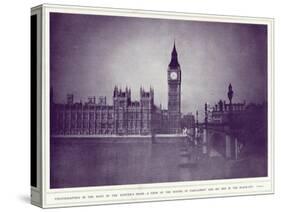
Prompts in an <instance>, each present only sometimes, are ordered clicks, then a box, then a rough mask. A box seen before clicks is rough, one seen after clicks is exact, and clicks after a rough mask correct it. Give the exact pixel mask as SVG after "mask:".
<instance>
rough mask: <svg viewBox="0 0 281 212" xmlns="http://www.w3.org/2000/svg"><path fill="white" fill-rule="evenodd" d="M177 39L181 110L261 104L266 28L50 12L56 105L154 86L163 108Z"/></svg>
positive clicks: (264, 93) (264, 90) (136, 94)
mask: <svg viewBox="0 0 281 212" xmlns="http://www.w3.org/2000/svg"><path fill="white" fill-rule="evenodd" d="M174 40H175V41H176V48H177V52H178V60H179V63H180V65H181V69H182V95H181V98H182V105H181V110H182V112H183V113H187V112H192V113H193V114H195V111H196V110H199V112H200V113H202V112H203V109H204V103H205V102H209V103H210V104H215V103H216V102H217V101H219V100H220V99H222V100H227V87H228V84H229V83H232V86H233V90H234V97H233V102H239V101H244V100H246V102H248V103H249V102H254V103H261V102H263V101H266V98H267V76H266V74H267V28H266V26H265V25H250V24H233V23H211V22H198V21H179V20H160V19H149V18H131V17H130V18H128V17H113V16H111V17H109V16H107V17H106V16H96V15H75V14H62V13H61V14H60V13H51V15H50V68H51V70H50V72H51V86H52V87H53V91H54V100H55V102H60V103H63V102H66V94H67V93H73V94H74V98H75V101H80V100H82V101H83V102H84V101H86V100H87V99H88V97H89V96H107V102H108V103H109V104H112V93H113V88H114V86H115V85H118V86H119V87H122V88H123V89H124V88H125V87H126V86H128V87H130V88H131V90H132V99H133V100H139V89H140V86H143V87H145V88H146V90H148V89H149V86H150V85H151V86H152V87H153V88H154V96H155V104H156V105H160V103H161V104H162V106H163V107H164V108H167V98H168V85H167V68H168V64H169V62H170V58H171V51H172V48H173V43H174Z"/></svg>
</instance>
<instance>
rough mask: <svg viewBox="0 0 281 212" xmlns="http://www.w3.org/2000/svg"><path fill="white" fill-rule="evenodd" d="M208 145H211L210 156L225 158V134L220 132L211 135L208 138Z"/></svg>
mask: <svg viewBox="0 0 281 212" xmlns="http://www.w3.org/2000/svg"><path fill="white" fill-rule="evenodd" d="M208 137H209V138H208V143H209V145H208V146H209V155H210V156H215V155H218V154H219V155H221V156H223V157H225V156H226V152H225V149H226V141H225V134H224V133H219V132H213V133H210V134H209V136H208Z"/></svg>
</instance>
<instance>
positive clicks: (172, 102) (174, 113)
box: [168, 43, 181, 133]
mask: <svg viewBox="0 0 281 212" xmlns="http://www.w3.org/2000/svg"><path fill="white" fill-rule="evenodd" d="M168 116H169V133H180V131H181V127H180V120H181V68H180V64H179V62H178V54H177V50H176V45H175V43H174V48H173V51H172V55H171V62H170V64H169V67H168Z"/></svg>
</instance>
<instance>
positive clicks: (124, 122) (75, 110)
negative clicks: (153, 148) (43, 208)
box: [50, 44, 194, 135]
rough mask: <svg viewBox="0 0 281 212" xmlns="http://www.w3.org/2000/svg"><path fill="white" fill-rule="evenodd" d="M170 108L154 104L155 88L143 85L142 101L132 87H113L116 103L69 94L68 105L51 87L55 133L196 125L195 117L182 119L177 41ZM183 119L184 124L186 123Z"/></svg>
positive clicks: (174, 129)
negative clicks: (57, 100) (58, 99)
mask: <svg viewBox="0 0 281 212" xmlns="http://www.w3.org/2000/svg"><path fill="white" fill-rule="evenodd" d="M167 82H168V109H162V106H160V107H157V106H156V105H155V104H154V90H153V89H152V88H150V89H149V91H145V90H144V89H143V88H140V95H139V96H140V99H139V101H132V99H131V89H129V88H126V89H125V90H121V89H120V88H118V87H116V86H115V88H114V90H113V96H112V98H113V105H108V104H107V101H106V97H105V96H101V97H98V98H96V97H89V98H88V102H86V103H84V104H83V103H82V102H79V103H78V102H75V101H74V95H73V94H67V99H66V104H57V103H54V102H53V92H52V89H51V98H50V100H51V133H52V134H53V135H73V134H75V135H76V134H79V135H80V134H117V135H130V134H141V135H147V134H155V133H166V134H167V133H169V134H176V133H181V132H182V129H183V128H182V127H186V126H187V127H188V128H190V127H191V126H194V117H193V118H192V116H190V115H186V116H184V117H183V120H182V118H181V68H180V65H179V62H178V58H177V51H176V46H175V44H174V47H173V50H172V53H171V61H170V63H169V66H168V70H167ZM182 122H183V123H184V126H182Z"/></svg>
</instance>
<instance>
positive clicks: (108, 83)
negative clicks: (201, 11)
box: [44, 8, 272, 204]
mask: <svg viewBox="0 0 281 212" xmlns="http://www.w3.org/2000/svg"><path fill="white" fill-rule="evenodd" d="M110 12H111V11H110ZM110 12H108V11H107V12H106V13H105V14H103V13H102V12H101V10H97V11H96V12H88V10H85V11H84V10H83V9H81V8H80V11H79V9H78V12H77V11H75V9H73V8H72V10H71V9H70V10H69V11H68V10H67V8H66V9H65V8H63V9H57V10H56V9H49V12H48V13H47V14H48V18H47V20H48V24H47V25H46V28H47V29H48V31H47V33H48V36H47V37H46V38H47V43H48V45H47V48H48V50H47V52H48V55H49V59H48V60H47V64H48V68H49V86H48V93H49V94H48V95H47V97H48V98H49V100H48V101H49V102H48V107H49V120H50V121H49V131H48V132H47V133H48V134H49V140H47V141H46V142H47V143H48V144H46V145H47V147H48V148H47V150H48V151H49V153H48V154H49V156H48V157H47V159H48V165H47V171H46V173H49V175H47V178H48V179H46V182H47V187H49V188H48V190H47V191H49V192H50V193H51V192H52V190H53V191H57V193H55V192H54V193H55V195H59V194H60V193H59V191H64V190H65V189H66V190H65V191H66V193H64V195H66V196H67V197H68V195H67V191H69V192H71V191H76V190H75V189H79V190H77V193H75V194H77V195H78V193H79V192H78V191H82V192H83V188H85V189H87V188H88V189H93V190H92V191H99V190H95V189H98V188H100V189H101V190H102V191H108V192H109V191H110V192H113V191H114V192H115V191H116V192H117V193H118V192H119V191H122V192H123V191H124V192H125V190H126V188H129V189H135V190H128V192H129V193H126V192H125V193H123V195H124V196H122V192H121V193H118V194H117V193H114V192H113V193H114V194H113V193H110V192H109V193H108V194H106V193H102V194H101V196H98V195H97V196H93V197H91V196H87V195H86V196H80V197H79V198H78V197H77V198H78V199H79V200H77V202H79V201H81V202H83V198H86V199H87V200H88V201H90V200H89V199H91V198H93V199H92V200H91V201H97V202H96V203H98V199H99V198H100V199H101V200H103V201H105V199H106V198H108V201H109V202H110V201H111V202H118V201H123V202H124V201H125V202H126V201H133V200H135V201H146V200H159V199H160V200H161V199H181V198H186V197H187V195H191V196H192V192H193V193H195V196H194V197H196V195H197V196H198V197H201V196H202V197H205V196H208V194H213V196H218V195H219V194H227V192H229V195H235V194H238V193H239V191H240V190H243V191H242V192H244V194H250V193H251V192H254V191H255V190H258V189H260V191H261V192H262V191H265V190H266V189H268V188H269V187H270V190H271V189H272V187H271V186H269V185H271V184H266V186H264V185H262V186H260V187H259V186H258V185H257V186H256V185H255V184H253V183H249V182H251V181H247V180H249V179H251V180H260V182H265V180H268V179H269V178H270V179H271V177H272V168H271V164H272V161H271V154H272V153H271V148H272V144H271V141H270V140H269V138H270V135H271V129H270V128H269V123H271V117H270V116H271V115H270V113H269V111H271V109H270V108H271V103H270V102H271V97H270V96H271V93H270V92H271V91H270V89H271V85H270V82H271V81H270V80H271V78H269V77H270V76H271V74H269V72H270V71H271V62H272V61H270V60H269V58H270V57H271V56H270V55H271V51H272V50H271V43H269V42H271V36H272V35H271V32H270V30H271V29H270V28H269V25H268V24H266V23H265V22H262V21H261V22H259V21H257V20H256V19H250V18H249V20H248V21H247V19H246V21H243V19H242V18H241V19H242V21H240V19H239V18H237V20H235V18H233V19H231V18H229V19H227V21H225V20H224V19H223V17H214V18H213V19H212V16H210V19H208V17H204V16H202V18H200V16H198V17H197V18H194V17H193V16H192V15H191V16H190V17H184V15H182V16H181V15H178V16H177V15H176V14H173V15H174V16H173V15H171V14H167V16H165V14H157V13H154V14H153V12H152V13H151V14H150V13H149V12H147V13H145V14H143V15H142V13H141V12H140V11H139V12H137V11H135V13H134V12H132V13H130V11H129V12H127V13H126V12H124V13H122V11H121V12H120V11H119V13H118V12H116V13H112V15H111V14H110ZM192 17H193V18H192ZM195 17H196V16H195ZM269 47H270V48H269ZM269 68H270V69H269ZM47 79H48V78H47ZM48 154H47V155H48ZM243 180H244V181H243ZM44 182H45V181H44ZM228 182H229V184H228ZM241 182H242V184H241V185H243V186H244V187H243V186H239V185H240V184H239V183H241ZM253 182H255V181H253ZM266 182H269V181H266ZM194 183H195V184H194ZM201 183H202V184H201ZM220 183H221V184H220ZM232 183H233V184H232ZM235 183H236V184H235ZM237 183H238V184H237ZM243 183H248V184H243ZM215 184H216V185H227V186H224V187H220V188H218V187H217V188H216V187H214V186H211V187H208V186H210V185H215ZM138 185H139V186H141V187H138ZM158 185H159V186H160V187H158ZM162 185H163V186H164V187H163V186H162ZM181 185H182V186H183V187H180V186H181ZM200 185H203V187H202V188H201V187H198V188H197V187H192V186H200ZM232 185H233V186H232ZM236 185H237V186H236ZM123 186H124V187H123ZM161 186H162V187H161ZM167 186H168V187H167ZM184 186H186V187H184ZM267 186H269V187H267ZM106 188H110V189H111V190H106ZM115 188H116V190H114V189H115ZM123 188H124V189H125V190H124V189H123ZM138 188H143V189H145V188H146V189H147V190H142V189H140V190H138V191H137V189H138ZM153 188H157V189H159V188H161V189H162V190H157V189H156V190H155V192H156V193H155V195H156V196H157V198H158V199H157V198H156V196H153V192H154V191H153ZM166 188H170V189H171V188H177V189H181V188H184V189H182V190H174V191H168V190H169V189H168V190H165V189H166ZM81 189H82V190H81ZM103 189H105V190H103ZM118 189H121V190H118ZM122 189H123V190H122ZM219 189H220V191H218V190H219ZM235 189H236V190H235ZM247 189H248V190H247ZM148 190H149V191H148ZM87 191H91V190H87ZM133 191H134V192H133ZM266 191H267V190H266ZM85 192H86V190H85ZM151 192H152V193H151ZM169 192H170V193H169ZM200 192H201V193H200ZM212 192H213V193H212ZM216 192H217V193H216ZM219 192H221V193H219ZM185 193H186V194H185ZM200 194H202V195H200ZM115 195H121V196H118V198H117V196H115ZM138 195H140V196H138ZM161 195H162V196H161ZM165 195H166V196H165ZM169 195H170V196H169ZM204 195H205V196H204ZM115 197H116V200H114V198H115ZM154 197H155V198H154ZM61 198H66V197H65V196H64V197H61ZM69 198H70V197H69ZM75 198H76V197H74V196H73V197H72V199H71V200H69V199H67V198H66V199H63V201H61V202H64V201H72V200H73V201H76V199H75ZM112 198H113V200H112ZM124 198H125V199H124ZM130 198H132V199H130ZM146 198H147V199H146ZM74 199H75V200H74ZM52 201H53V202H56V203H58V204H59V201H60V199H59V198H58V199H56V198H54V199H52ZM50 202H51V201H50ZM77 202H76V203H77ZM69 204H70V203H69ZM85 204H88V202H86V200H85Z"/></svg>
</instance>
